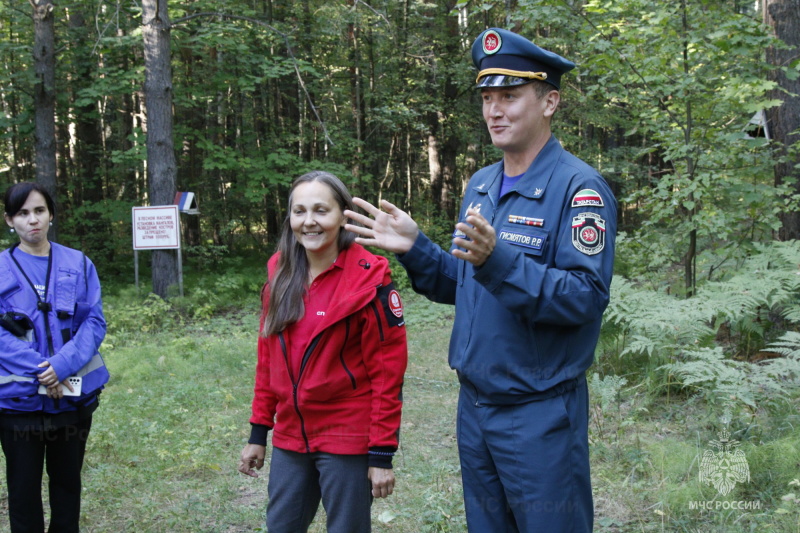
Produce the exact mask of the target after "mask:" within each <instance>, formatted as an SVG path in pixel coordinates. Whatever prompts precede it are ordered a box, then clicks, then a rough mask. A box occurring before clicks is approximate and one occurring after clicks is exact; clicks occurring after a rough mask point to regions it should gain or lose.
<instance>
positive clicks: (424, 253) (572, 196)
mask: <svg viewBox="0 0 800 533" xmlns="http://www.w3.org/2000/svg"><path fill="white" fill-rule="evenodd" d="M502 174H503V163H502V162H499V163H496V164H494V165H491V166H488V167H485V168H483V169H481V170H480V171H478V172H476V173H475V175H474V176H473V177H472V179H471V180H470V182H469V184H468V185H467V189H466V192H465V196H464V203H463V205H462V210H461V215H460V219H461V220H462V221H463V220H464V218H466V211H467V209H468V208H469V207H473V208H475V209H479V210H480V213H481V215H483V216H484V217H485V218H486V219H487V220H488V221H489V222H490V223H491V224H492V226H493V227H494V229H495V231H496V233H497V245H496V247H495V249H494V251H493V252H492V254H491V256H490V257H489V259H488V260H487V261H486V263H484V264H483V265H482V266H481V267H479V268H475V267H474V266H473V265H471V264H470V263H468V262H466V261H462V260H458V259H456V258H455V257H453V256H452V255H451V254H450V253H448V252H446V251H445V250H443V249H442V248H441V247H439V246H438V245H436V244H434V243H433V242H432V241H431V240H430V239H429V238H428V237H427V236H425V235H424V234H422V233H420V235H419V237H418V238H417V240H416V242H415V243H414V246H413V248H412V249H411V250H409V251H408V252H407V253H405V254H402V255H401V256H399V257H398V259H399V260H400V262H401V263H402V264H403V266H405V268H406V269H407V270H408V273H409V277H410V278H411V282H412V286H413V288H414V290H415V291H417V292H418V293H421V294H423V295H425V296H427V297H428V298H429V299H431V300H433V301H436V302H440V303H448V304H455V306H456V312H455V323H454V325H453V332H452V336H451V339H450V354H449V362H450V366H451V367H452V368H454V369H455V370H456V371H458V373H459V377H460V379H461V380H462V382H465V383H466V384H467V385H468V386H471V387H473V388H474V390H475V392H476V394H477V395H478V402H482V403H486V404H498V405H502V404H515V403H522V402H526V401H530V400H531V399H534V398H533V397H534V396H535V395H541V394H543V393H546V392H547V391H552V390H553V388H554V387H556V386H559V385H561V384H564V383H566V382H569V381H570V380H574V379H575V378H577V377H579V376H583V375H584V372H585V371H586V369H587V368H588V367H589V366H590V365H591V363H592V360H593V358H594V350H595V347H596V345H597V340H598V337H599V335H600V324H601V320H602V314H603V311H604V310H605V308H606V306H607V305H608V300H609V287H610V285H611V276H612V271H613V264H614V241H615V235H616V227H617V204H616V200H615V199H614V196H613V194H612V192H611V189H610V188H609V187H608V184H607V183H606V182H605V180H604V179H603V178H602V177H601V176H600V175H599V174H598V173H597V171H596V170H595V169H593V168H592V167H590V166H589V165H587V164H586V163H584V162H583V161H581V160H580V159H578V158H577V157H575V156H573V155H572V154H570V153H569V152H567V151H566V150H564V149H563V148H562V147H561V144H560V143H559V142H558V141H557V140H556V138H555V137H553V136H551V137H550V140H549V141H548V142H547V144H546V145H545V146H544V148H543V149H542V151H541V152H540V153H539V154H538V156H537V157H536V159H535V160H534V161H533V163H532V164H531V166H530V168H529V169H528V170H527V171H526V172H525V174H524V176H523V177H522V178H521V179H520V180H519V181H518V182H517V184H516V186H515V187H514V189H513V190H512V191H511V192H510V193H508V194H506V195H505V196H504V197H503V198H501V199H499V200H498V196H499V191H500V185H501V182H502Z"/></svg>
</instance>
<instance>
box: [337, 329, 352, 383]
mask: <svg viewBox="0 0 800 533" xmlns="http://www.w3.org/2000/svg"><path fill="white" fill-rule="evenodd" d="M349 338H350V317H349V316H348V317H347V318H346V319H345V321H344V342H343V343H342V349H341V350H340V351H339V361H341V363H342V367H343V368H344V371H345V372H347V375H348V376H349V377H350V384H351V385H352V386H353V390H356V377H355V376H354V375H353V373H352V372H350V369H349V368H347V363H346V362H345V360H344V351H345V348H346V347H347V340H348V339H349Z"/></svg>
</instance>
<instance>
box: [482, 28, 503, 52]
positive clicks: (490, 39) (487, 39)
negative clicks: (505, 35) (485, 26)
mask: <svg viewBox="0 0 800 533" xmlns="http://www.w3.org/2000/svg"><path fill="white" fill-rule="evenodd" d="M502 45H503V40H502V39H501V38H500V34H499V33H497V32H496V31H494V30H489V31H487V32H486V33H484V34H483V53H484V54H486V55H489V56H490V55H492V54H496V53H497V52H498V51H499V50H500V47H501V46H502Z"/></svg>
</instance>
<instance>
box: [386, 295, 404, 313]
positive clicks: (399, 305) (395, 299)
mask: <svg viewBox="0 0 800 533" xmlns="http://www.w3.org/2000/svg"><path fill="white" fill-rule="evenodd" d="M389 309H390V310H391V311H392V314H393V315H394V316H396V317H397V318H402V317H403V302H401V301H400V293H399V292H397V291H392V292H390V293H389Z"/></svg>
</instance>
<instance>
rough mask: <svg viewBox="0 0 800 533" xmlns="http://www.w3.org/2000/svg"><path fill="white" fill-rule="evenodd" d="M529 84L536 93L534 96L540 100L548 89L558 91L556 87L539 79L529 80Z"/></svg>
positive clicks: (547, 92) (548, 91) (546, 93)
mask: <svg viewBox="0 0 800 533" xmlns="http://www.w3.org/2000/svg"><path fill="white" fill-rule="evenodd" d="M531 86H532V87H533V92H534V93H535V94H536V97H537V98H539V99H540V100H541V99H542V98H544V97H545V96H547V95H548V94H550V91H558V88H557V87H555V86H553V85H550V84H549V83H547V82H546V81H541V80H533V81H531ZM559 92H560V91H559Z"/></svg>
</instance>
